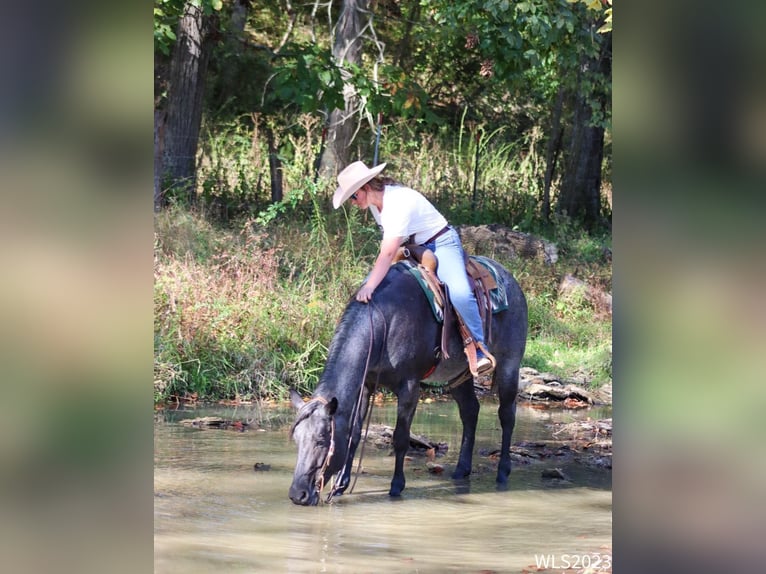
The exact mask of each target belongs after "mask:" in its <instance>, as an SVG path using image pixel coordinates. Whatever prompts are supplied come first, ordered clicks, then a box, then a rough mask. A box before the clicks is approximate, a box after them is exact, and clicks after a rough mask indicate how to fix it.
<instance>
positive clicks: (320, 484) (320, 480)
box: [306, 301, 388, 504]
mask: <svg viewBox="0 0 766 574" xmlns="http://www.w3.org/2000/svg"><path fill="white" fill-rule="evenodd" d="M369 305H370V307H369V309H370V344H369V347H368V349H367V360H366V362H365V365H364V373H363V374H362V383H361V385H359V396H358V398H357V400H356V404H355V405H354V411H353V413H354V414H353V416H352V420H351V424H350V425H349V433H348V444H347V445H346V457H345V459H344V461H343V466H342V467H341V469H340V470H339V471H338V472H337V473H336V474H335V476H333V486H332V489H331V490H330V492H329V493H328V494H327V499H326V500H325V502H326V503H328V504H329V503H330V502H332V499H333V497H334V496H335V495H336V494H337V493H338V491H339V490H340V481H341V480H343V475H344V474H345V472H346V468H347V467H348V465H349V462H351V464H353V460H351V461H349V454H350V453H351V441H352V439H353V436H354V430H353V429H354V428H355V426H356V423H357V421H358V420H359V413H360V412H361V407H362V397H364V383H365V380H366V379H367V373H368V371H369V369H370V358H371V356H372V347H373V344H374V342H375V336H374V331H373V320H372V313H373V308H372V307H373V306H374V303H373V302H372V301H370V303H369ZM381 316H383V314H382V313H381ZM387 331H388V329H387V325H386V321H385V316H383V340H384V341H385V339H386V336H387ZM379 378H380V373H378V377H377V378H376V379H375V386H374V387H373V389H372V392H371V393H370V395H369V397H368V403H369V405H368V409H367V427H366V429H365V432H364V438H363V439H362V450H361V451H360V452H359V462H358V465H357V467H356V476H355V477H354V483H353V484H352V485H351V488H350V489H349V494H351V493H352V492H353V491H354V486H356V480H357V479H358V478H359V472H360V470H361V468H362V458H363V456H364V446H365V444H366V442H367V434H368V433H369V430H370V420H371V418H372V416H371V415H372V407H373V406H374V405H375V401H374V398H375V392H376V391H377V388H378V381H379ZM313 401H316V402H320V403H322V404H323V405H327V403H328V401H327V399H325V398H324V397H321V396H316V397H314V398H312V399H311V400H310V401H309V403H310V402H313ZM306 404H308V403H306ZM334 454H335V415H334V414H333V415H332V416H331V417H330V446H329V448H328V449H327V456H326V457H325V459H324V462H323V463H322V466H321V467H320V469H319V473H318V475H317V478H316V481H315V483H314V486H315V488H316V489H317V492H318V493H319V495H320V497H321V495H322V490H323V489H324V486H325V479H324V473H325V470H327V467H328V466H329V464H330V459H331V458H332V456H333V455H334Z"/></svg>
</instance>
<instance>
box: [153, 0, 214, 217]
mask: <svg viewBox="0 0 766 574" xmlns="http://www.w3.org/2000/svg"><path fill="white" fill-rule="evenodd" d="M209 29H210V21H209V18H207V17H205V16H204V15H203V13H202V9H201V8H198V7H196V6H194V5H193V4H192V2H191V1H189V2H187V3H186V6H185V8H184V14H183V16H182V17H181V20H180V21H179V25H178V33H177V34H176V37H177V40H176V45H175V48H174V50H173V59H172V61H171V64H170V85H169V88H168V107H167V118H166V122H165V141H164V153H163V166H162V169H163V182H164V184H165V185H167V186H169V188H170V189H171V190H172V191H173V194H174V195H179V194H180V195H181V196H185V197H186V198H187V199H188V200H189V201H190V202H191V203H193V202H194V199H195V175H196V158H197V142H198V139H199V131H200V125H201V124H202V99H203V96H204V88H205V74H206V72H207V65H208V59H209V56H210V49H211V44H210V42H209V41H208V32H209Z"/></svg>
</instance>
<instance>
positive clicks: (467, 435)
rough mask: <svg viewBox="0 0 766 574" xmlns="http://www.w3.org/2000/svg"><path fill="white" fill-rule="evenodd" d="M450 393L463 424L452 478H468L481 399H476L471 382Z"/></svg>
mask: <svg viewBox="0 0 766 574" xmlns="http://www.w3.org/2000/svg"><path fill="white" fill-rule="evenodd" d="M450 393H451V394H452V398H454V399H455V401H456V402H457V405H458V410H459V412H460V420H461V422H462V423H463V439H462V441H461V443H460V455H459V456H458V461H457V466H456V467H455V472H453V473H452V478H453V479H458V478H466V477H467V476H468V475H469V474H471V465H472V464H473V446H474V443H475V442H476V424H477V422H478V420H479V399H477V398H476V393H475V392H474V390H473V382H472V381H471V380H468V381H466V382H464V383H463V384H461V385H458V386H457V387H455V388H454V389H452V390H451V391H450Z"/></svg>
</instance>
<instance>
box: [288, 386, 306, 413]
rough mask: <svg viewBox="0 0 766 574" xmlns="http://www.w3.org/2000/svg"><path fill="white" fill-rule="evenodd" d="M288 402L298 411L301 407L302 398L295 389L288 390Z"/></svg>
mask: <svg viewBox="0 0 766 574" xmlns="http://www.w3.org/2000/svg"><path fill="white" fill-rule="evenodd" d="M290 401H292V403H293V406H294V407H295V408H296V409H300V408H301V407H302V406H303V404H304V403H303V398H301V396H300V395H299V394H298V391H296V390H295V389H290Z"/></svg>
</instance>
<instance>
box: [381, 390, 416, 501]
mask: <svg viewBox="0 0 766 574" xmlns="http://www.w3.org/2000/svg"><path fill="white" fill-rule="evenodd" d="M418 385H419V383H418V381H410V382H407V383H405V384H404V385H403V388H404V389H405V390H403V391H402V392H400V393H398V394H397V408H396V428H395V429H394V455H395V457H396V462H395V464H394V477H393V479H391V490H389V492H388V494H389V495H390V496H400V495H401V494H402V490H404V483H405V480H404V456H405V455H406V454H407V450H408V449H409V448H410V427H411V426H412V419H413V417H414V416H415V409H416V408H417V406H418V396H419V387H418Z"/></svg>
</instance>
